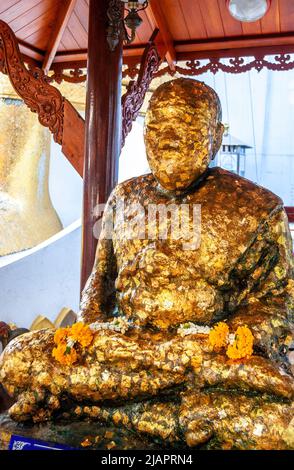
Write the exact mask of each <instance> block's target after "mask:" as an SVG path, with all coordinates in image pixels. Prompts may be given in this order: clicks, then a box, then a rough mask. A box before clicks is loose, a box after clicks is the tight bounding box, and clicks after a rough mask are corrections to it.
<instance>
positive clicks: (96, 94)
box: [81, 0, 123, 288]
mask: <svg viewBox="0 0 294 470" xmlns="http://www.w3.org/2000/svg"><path fill="white" fill-rule="evenodd" d="M111 6H112V7H114V8H113V11H112V13H113V23H112V26H114V28H115V25H116V23H115V19H117V13H118V10H117V8H118V9H120V11H121V14H122V11H123V10H122V8H123V3H122V2H120V1H113V0H90V5H89V10H90V11H89V38H88V82H87V103H86V136H85V163H84V208H83V244H82V273H81V287H82V288H83V287H84V285H85V282H86V280H87V279H88V277H89V275H90V273H91V270H92V267H93V263H94V258H95V251H96V245H97V240H96V239H95V237H94V235H93V226H94V224H95V217H94V208H95V207H96V206H97V205H98V204H102V203H105V202H106V201H107V198H108V196H109V194H110V192H111V190H112V189H113V187H114V186H115V184H116V183H117V176H118V159H119V154H120V141H121V77H122V34H120V38H119V41H118V44H117V45H116V47H115V49H114V50H113V51H112V50H111V48H110V45H109V43H108V41H107V34H108V27H109V23H110V21H111V20H110V19H109V15H110V16H111V11H110V10H109V7H111ZM115 7H116V8H115ZM119 14H120V13H119ZM119 14H118V16H119Z"/></svg>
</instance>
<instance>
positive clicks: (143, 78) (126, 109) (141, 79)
mask: <svg viewBox="0 0 294 470" xmlns="http://www.w3.org/2000/svg"><path fill="white" fill-rule="evenodd" d="M157 32H158V30H156V31H155V32H154V33H153V35H152V37H151V39H150V42H149V44H148V46H147V47H146V49H145V51H144V54H143V57H142V61H141V66H140V69H139V75H138V79H137V81H133V80H132V81H130V83H129V85H128V89H127V91H126V93H125V94H124V95H123V97H122V144H121V145H122V147H123V146H124V144H125V139H126V136H127V135H128V134H129V133H130V131H131V129H132V126H133V121H135V119H136V118H137V116H138V114H139V111H140V109H141V107H142V105H143V102H144V98H145V95H146V93H147V91H148V88H149V86H150V83H151V81H152V79H153V78H154V75H155V74H156V72H157V71H158V69H159V66H160V63H161V58H160V56H159V53H158V50H157V47H156V46H155V44H154V42H153V41H154V39H155V37H156V34H157Z"/></svg>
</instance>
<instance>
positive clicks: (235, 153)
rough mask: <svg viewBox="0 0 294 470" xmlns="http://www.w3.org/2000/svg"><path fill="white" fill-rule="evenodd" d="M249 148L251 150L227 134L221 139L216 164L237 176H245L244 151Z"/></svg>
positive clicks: (248, 146)
mask: <svg viewBox="0 0 294 470" xmlns="http://www.w3.org/2000/svg"><path fill="white" fill-rule="evenodd" d="M250 148H252V147H250V145H247V144H244V142H242V141H241V140H239V139H236V137H234V136H232V135H231V134H227V135H225V136H224V138H223V143H222V147H221V151H220V152H219V154H218V157H217V164H218V165H219V166H221V167H222V168H224V169H226V170H229V171H232V172H233V173H236V174H237V175H240V176H245V160H246V158H245V157H246V150H247V149H250Z"/></svg>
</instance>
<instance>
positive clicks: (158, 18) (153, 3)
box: [146, 0, 176, 70]
mask: <svg viewBox="0 0 294 470" xmlns="http://www.w3.org/2000/svg"><path fill="white" fill-rule="evenodd" d="M146 15H147V17H148V19H149V21H150V23H151V24H152V25H153V29H155V28H158V29H159V31H160V33H161V37H162V40H163V43H164V46H165V49H166V53H165V58H166V60H167V62H168V65H169V67H170V69H171V70H174V69H175V65H174V63H175V61H176V51H175V48H174V44H173V37H172V35H171V33H170V31H169V28H168V24H167V22H166V19H165V16H164V13H163V11H162V9H161V6H160V2H159V1H158V0H149V6H148V7H147V9H146ZM156 45H157V46H159V44H158V43H157V42H156ZM158 48H159V49H160V47H158Z"/></svg>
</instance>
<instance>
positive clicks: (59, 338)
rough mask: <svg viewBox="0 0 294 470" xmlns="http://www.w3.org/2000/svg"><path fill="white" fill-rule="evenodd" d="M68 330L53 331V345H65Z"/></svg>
mask: <svg viewBox="0 0 294 470" xmlns="http://www.w3.org/2000/svg"><path fill="white" fill-rule="evenodd" d="M68 330H69V329H68V328H58V330H56V331H55V335H54V342H55V344H57V345H58V344H60V343H66V340H67V336H68Z"/></svg>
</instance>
